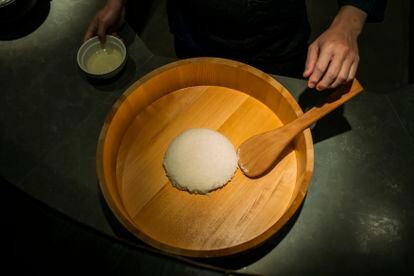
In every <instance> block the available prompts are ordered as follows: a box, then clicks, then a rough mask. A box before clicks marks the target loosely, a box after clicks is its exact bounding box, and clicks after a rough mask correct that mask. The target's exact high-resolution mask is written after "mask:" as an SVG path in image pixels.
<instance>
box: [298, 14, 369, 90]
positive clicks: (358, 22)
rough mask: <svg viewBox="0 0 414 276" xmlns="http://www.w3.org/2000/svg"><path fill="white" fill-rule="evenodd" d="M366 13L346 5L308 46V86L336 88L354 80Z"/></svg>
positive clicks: (306, 73)
mask: <svg viewBox="0 0 414 276" xmlns="http://www.w3.org/2000/svg"><path fill="white" fill-rule="evenodd" d="M366 16H367V15H366V13H365V12H363V11H362V10H360V9H358V8H355V7H353V6H343V7H342V8H341V9H340V11H339V13H338V15H337V16H336V17H335V20H334V21H333V23H332V25H331V26H330V27H329V28H328V29H327V30H326V31H325V32H324V33H322V34H321V35H320V36H319V37H318V38H317V39H316V40H315V41H314V42H313V43H312V44H311V45H310V46H309V49H308V56H307V59H306V68H305V72H304V73H303V76H304V77H305V78H308V87H309V88H315V87H316V89H317V90H324V89H326V88H335V87H338V86H339V85H341V84H344V83H346V82H348V81H351V80H352V79H354V77H355V74H356V71H357V68H358V62H359V55H358V43H357V39H358V36H359V34H360V33H361V31H362V27H363V25H364V22H365V19H366Z"/></svg>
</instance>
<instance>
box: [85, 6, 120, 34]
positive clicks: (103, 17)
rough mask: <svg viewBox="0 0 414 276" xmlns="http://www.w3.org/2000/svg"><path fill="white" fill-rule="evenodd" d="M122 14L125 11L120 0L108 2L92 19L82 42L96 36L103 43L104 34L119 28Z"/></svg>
mask: <svg viewBox="0 0 414 276" xmlns="http://www.w3.org/2000/svg"><path fill="white" fill-rule="evenodd" d="M124 14H125V9H124V5H123V1H122V0H108V1H107V2H106V4H105V6H104V7H103V8H102V9H100V10H99V11H98V12H97V13H96V15H95V16H94V18H93V19H92V21H91V23H90V24H89V26H88V29H87V30H86V33H85V35H84V37H83V40H84V41H86V40H88V39H89V38H91V37H93V36H95V35H98V36H99V39H100V40H101V42H105V35H106V33H107V32H110V31H113V30H115V29H117V28H118V27H120V25H121V24H122V21H123V18H124Z"/></svg>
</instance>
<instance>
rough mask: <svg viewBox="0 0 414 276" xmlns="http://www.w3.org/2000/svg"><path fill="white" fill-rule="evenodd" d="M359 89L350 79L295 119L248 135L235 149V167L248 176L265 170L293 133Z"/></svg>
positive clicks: (276, 159)
mask: <svg viewBox="0 0 414 276" xmlns="http://www.w3.org/2000/svg"><path fill="white" fill-rule="evenodd" d="M362 91H363V88H362V86H361V84H360V83H359V82H358V80H356V79H354V80H353V81H352V82H350V83H347V84H346V85H343V86H341V87H339V88H337V89H335V90H334V91H330V92H327V93H330V94H328V95H329V96H327V97H326V100H325V101H324V102H323V103H321V104H320V105H319V106H314V107H312V108H311V109H310V110H308V111H307V112H306V113H305V114H303V115H302V116H300V117H299V118H297V119H296V120H294V121H292V122H290V123H288V124H285V125H283V126H282V127H279V128H276V129H273V130H271V131H268V132H264V133H260V134H257V135H254V136H253V137H250V138H248V139H247V140H246V141H244V142H243V143H242V144H241V145H240V146H239V148H238V149H237V154H238V159H239V161H238V163H239V167H240V168H241V170H242V171H243V173H244V174H245V175H247V176H248V177H252V178H255V177H260V176H262V175H264V174H266V173H267V172H268V171H269V170H270V169H271V168H272V167H273V166H274V165H275V164H276V163H277V162H278V160H279V159H280V155H282V153H283V152H284V150H285V148H286V147H287V146H288V145H289V144H290V143H291V141H292V140H293V139H294V138H295V137H296V135H298V134H299V133H301V132H302V131H303V130H305V129H306V128H308V127H309V126H311V125H312V124H314V123H316V121H318V120H319V119H320V118H322V117H323V116H325V115H327V114H329V113H330V112H331V111H333V110H335V109H336V108H338V107H339V106H341V105H343V104H344V103H345V102H347V101H349V100H350V99H352V98H353V97H354V96H356V95H358V94H359V93H361V92H362ZM316 93H317V92H316Z"/></svg>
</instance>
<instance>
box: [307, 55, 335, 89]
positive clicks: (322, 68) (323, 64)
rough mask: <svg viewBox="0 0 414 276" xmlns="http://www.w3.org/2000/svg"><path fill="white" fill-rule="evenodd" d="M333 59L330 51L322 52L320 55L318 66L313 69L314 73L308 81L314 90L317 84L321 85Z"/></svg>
mask: <svg viewBox="0 0 414 276" xmlns="http://www.w3.org/2000/svg"><path fill="white" fill-rule="evenodd" d="M331 58H332V53H331V52H330V51H327V50H325V51H323V49H322V51H321V52H320V54H319V57H318V60H317V61H316V64H315V66H314V68H313V72H312V74H311V75H310V77H309V81H308V87H309V88H314V87H315V86H316V84H317V83H319V81H320V79H321V78H322V76H323V75H324V73H325V72H326V69H327V68H328V65H329V62H330V60H331Z"/></svg>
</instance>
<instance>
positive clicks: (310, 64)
mask: <svg viewBox="0 0 414 276" xmlns="http://www.w3.org/2000/svg"><path fill="white" fill-rule="evenodd" d="M318 55H319V46H318V44H317V43H312V44H311V45H310V46H309V48H308V55H307V57H306V66H305V72H303V77H305V78H307V77H309V76H310V75H311V74H312V72H313V69H314V68H315V64H316V61H317V60H318Z"/></svg>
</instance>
